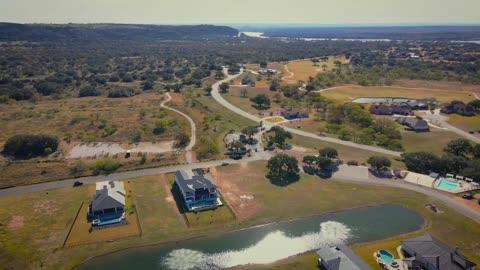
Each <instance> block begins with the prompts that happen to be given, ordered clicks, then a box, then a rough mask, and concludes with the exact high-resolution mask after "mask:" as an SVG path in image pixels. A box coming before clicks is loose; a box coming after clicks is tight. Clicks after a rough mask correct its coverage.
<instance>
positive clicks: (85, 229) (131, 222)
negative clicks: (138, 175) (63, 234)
mask: <svg viewBox="0 0 480 270" xmlns="http://www.w3.org/2000/svg"><path fill="white" fill-rule="evenodd" d="M88 189H89V195H90V196H89V198H88V199H87V200H85V201H83V204H82V208H81V210H80V212H79V215H78V216H77V219H76V220H75V223H74V224H73V227H72V230H71V232H70V235H69V237H68V239H67V241H66V242H65V246H67V247H70V246H77V245H86V244H91V243H97V242H105V241H114V240H118V239H122V238H128V237H136V236H139V235H140V225H139V224H138V218H137V213H136V211H135V208H133V207H132V199H131V196H132V192H131V191H132V190H131V189H130V187H129V184H128V183H126V182H125V191H126V192H127V196H126V200H125V219H126V220H127V222H128V225H123V226H117V227H111V228H106V229H101V230H93V231H90V228H91V227H92V224H91V223H90V222H88V221H87V219H86V216H87V213H88V207H89V205H90V203H91V202H92V198H93V196H94V195H95V185H89V186H88Z"/></svg>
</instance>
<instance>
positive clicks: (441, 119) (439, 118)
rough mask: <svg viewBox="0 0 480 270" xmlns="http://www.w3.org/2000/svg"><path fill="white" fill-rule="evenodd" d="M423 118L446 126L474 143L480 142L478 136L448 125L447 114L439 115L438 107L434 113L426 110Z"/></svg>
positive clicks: (440, 125) (437, 124)
mask: <svg viewBox="0 0 480 270" xmlns="http://www.w3.org/2000/svg"><path fill="white" fill-rule="evenodd" d="M423 118H425V119H427V120H429V121H430V123H432V124H434V125H436V126H438V127H441V128H446V129H448V130H450V131H452V132H455V133H457V134H458V135H460V136H462V137H465V138H467V139H469V140H471V141H473V142H475V143H480V137H477V136H474V135H472V134H470V133H468V132H466V131H465V130H462V129H459V128H457V127H455V126H453V125H450V124H449V123H448V122H447V121H448V116H445V115H441V114H440V109H436V110H435V111H434V113H433V114H432V113H431V112H430V111H426V114H425V115H424V116H423Z"/></svg>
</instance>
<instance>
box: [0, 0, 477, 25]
mask: <svg viewBox="0 0 480 270" xmlns="http://www.w3.org/2000/svg"><path fill="white" fill-rule="evenodd" d="M0 7H1V9H0V21H7V22H21V23H68V22H73V23H99V22H112V23H142V24H143V23H146V24H198V23H209V24H210V23H212V24H284V25H286V24H333V25H338V24H340V25H352V24H362V25H372V24H388V25H399V24H480V13H479V11H480V0H455V1H453V0H289V1H287V0H276V1H273V0H242V1H238V0H235V1H234V0H75V1H72V0H0Z"/></svg>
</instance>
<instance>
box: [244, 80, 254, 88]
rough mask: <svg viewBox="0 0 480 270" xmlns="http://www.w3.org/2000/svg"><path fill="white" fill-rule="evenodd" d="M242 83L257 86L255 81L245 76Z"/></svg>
mask: <svg viewBox="0 0 480 270" xmlns="http://www.w3.org/2000/svg"><path fill="white" fill-rule="evenodd" d="M242 85H245V86H249V87H255V81H254V80H252V79H250V78H244V79H243V80H242Z"/></svg>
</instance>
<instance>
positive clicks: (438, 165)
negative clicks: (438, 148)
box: [401, 152, 444, 174]
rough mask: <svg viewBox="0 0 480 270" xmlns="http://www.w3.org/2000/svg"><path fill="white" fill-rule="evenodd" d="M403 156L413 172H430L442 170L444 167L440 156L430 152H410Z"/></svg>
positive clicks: (408, 167)
mask: <svg viewBox="0 0 480 270" xmlns="http://www.w3.org/2000/svg"><path fill="white" fill-rule="evenodd" d="M401 156H402V158H403V162H404V163H405V165H406V167H407V169H408V170H409V171H412V172H416V173H424V174H429V173H431V172H441V170H442V168H443V167H444V166H443V164H442V161H441V160H440V158H439V157H437V156H436V155H434V154H432V153H429V152H410V153H403V154H402V155H401Z"/></svg>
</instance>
